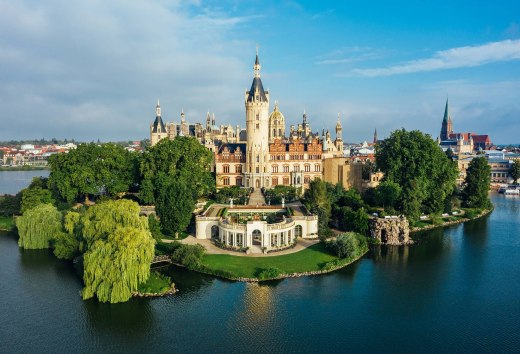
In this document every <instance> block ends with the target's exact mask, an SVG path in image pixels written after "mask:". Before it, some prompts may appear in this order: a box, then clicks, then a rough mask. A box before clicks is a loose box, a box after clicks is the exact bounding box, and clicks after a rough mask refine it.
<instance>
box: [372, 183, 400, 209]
mask: <svg viewBox="0 0 520 354" xmlns="http://www.w3.org/2000/svg"><path fill="white" fill-rule="evenodd" d="M401 193H402V189H401V186H400V185H399V184H397V183H395V182H393V181H382V182H381V183H379V186H377V188H376V199H377V203H378V205H380V206H382V207H384V208H386V207H390V208H395V207H396V205H397V202H398V201H399V199H400V198H401Z"/></svg>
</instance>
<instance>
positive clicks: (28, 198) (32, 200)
mask: <svg viewBox="0 0 520 354" xmlns="http://www.w3.org/2000/svg"><path fill="white" fill-rule="evenodd" d="M40 204H54V199H53V198H52V194H51V191H50V190H48V189H43V188H41V187H40V186H35V187H32V188H31V187H29V188H25V189H23V190H22V202H21V207H20V212H21V213H24V212H25V211H27V210H29V209H32V208H34V207H36V206H38V205H40Z"/></svg>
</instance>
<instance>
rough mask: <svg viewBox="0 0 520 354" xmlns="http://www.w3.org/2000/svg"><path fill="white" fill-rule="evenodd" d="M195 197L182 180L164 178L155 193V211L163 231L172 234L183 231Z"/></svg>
mask: <svg viewBox="0 0 520 354" xmlns="http://www.w3.org/2000/svg"><path fill="white" fill-rule="evenodd" d="M195 202H196V199H195V195H194V191H193V190H191V189H190V188H189V187H188V185H187V184H186V183H184V182H183V181H182V180H175V179H169V178H164V179H163V180H162V181H161V182H160V183H159V188H158V190H157V192H156V199H155V211H156V213H157V215H158V216H159V218H160V220H161V225H162V228H163V230H164V231H166V232H167V233H170V234H173V233H175V232H179V231H184V230H185V229H186V228H187V227H188V225H189V224H190V221H191V215H192V213H193V209H195Z"/></svg>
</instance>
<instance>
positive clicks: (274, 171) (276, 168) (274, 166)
mask: <svg viewBox="0 0 520 354" xmlns="http://www.w3.org/2000/svg"><path fill="white" fill-rule="evenodd" d="M271 171H272V172H273V173H278V165H272V166H271Z"/></svg>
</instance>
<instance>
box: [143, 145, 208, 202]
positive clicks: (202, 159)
mask: <svg viewBox="0 0 520 354" xmlns="http://www.w3.org/2000/svg"><path fill="white" fill-rule="evenodd" d="M212 161H213V154H212V153H211V151H209V150H208V149H206V148H205V147H204V146H203V145H201V144H200V143H199V142H198V141H197V139H195V138H191V137H177V138H175V139H174V140H169V139H163V140H161V141H159V143H157V144H156V145H154V146H152V147H150V148H149V149H147V150H146V152H145V153H144V154H143V155H142V158H141V161H140V169H139V171H140V176H141V182H140V189H139V196H140V198H141V200H142V201H143V202H144V203H149V204H153V203H155V197H156V196H157V195H158V190H159V189H160V187H162V186H159V182H161V184H163V182H164V179H165V178H168V179H170V180H178V181H181V182H182V183H184V184H185V185H186V186H187V187H188V188H189V189H190V190H192V191H193V192H194V195H195V196H196V197H197V198H198V197H200V196H203V195H207V194H208V193H211V192H213V191H214V190H215V178H214V176H213V174H212V173H211V171H210V168H211V163H212Z"/></svg>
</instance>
